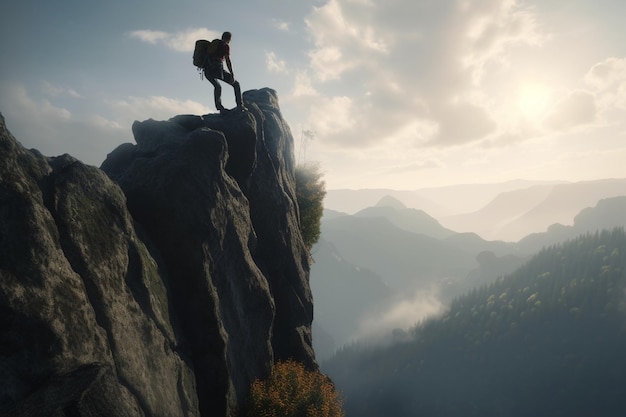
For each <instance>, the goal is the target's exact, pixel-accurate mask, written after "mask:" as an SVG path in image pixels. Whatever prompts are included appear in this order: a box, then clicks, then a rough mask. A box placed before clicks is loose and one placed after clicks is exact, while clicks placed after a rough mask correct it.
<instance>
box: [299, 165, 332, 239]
mask: <svg viewBox="0 0 626 417" xmlns="http://www.w3.org/2000/svg"><path fill="white" fill-rule="evenodd" d="M296 196H297V198H298V206H299V208H300V228H301V231H302V237H303V238H304V243H305V244H306V246H307V248H308V249H309V250H310V249H311V248H312V247H313V245H315V243H316V242H317V241H318V240H319V238H320V233H321V231H320V221H321V218H322V215H323V214H324V196H326V187H325V183H324V181H322V173H321V172H320V168H319V165H317V164H311V163H308V164H304V165H298V166H297V167H296Z"/></svg>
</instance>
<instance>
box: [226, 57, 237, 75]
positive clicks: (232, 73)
mask: <svg viewBox="0 0 626 417" xmlns="http://www.w3.org/2000/svg"><path fill="white" fill-rule="evenodd" d="M225 58H226V66H227V67H228V71H230V75H232V76H233V80H234V79H235V73H234V72H233V64H232V63H231V62H230V56H229V55H226V57H225Z"/></svg>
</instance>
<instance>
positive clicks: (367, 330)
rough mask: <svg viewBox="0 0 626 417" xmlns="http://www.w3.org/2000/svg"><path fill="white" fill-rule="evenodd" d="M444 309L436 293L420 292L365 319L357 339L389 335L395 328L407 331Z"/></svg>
mask: <svg viewBox="0 0 626 417" xmlns="http://www.w3.org/2000/svg"><path fill="white" fill-rule="evenodd" d="M444 309H445V305H444V304H443V303H442V302H441V301H440V300H439V299H438V297H437V292H436V291H420V292H417V293H416V294H414V295H413V297H408V298H407V299H404V300H400V301H398V302H396V303H394V304H393V305H391V306H390V307H389V308H387V309H386V310H383V311H377V312H375V313H373V314H371V315H370V316H367V317H365V318H364V319H363V321H362V322H361V323H360V325H359V329H358V333H357V335H356V336H355V338H366V337H371V336H380V335H383V334H388V333H389V331H390V330H391V329H394V328H400V329H407V328H409V327H411V326H414V325H416V324H417V323H419V322H420V321H422V320H424V319H426V318H427V317H432V316H434V315H437V314H441V313H442V312H443V311H444Z"/></svg>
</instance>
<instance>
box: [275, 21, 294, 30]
mask: <svg viewBox="0 0 626 417" xmlns="http://www.w3.org/2000/svg"><path fill="white" fill-rule="evenodd" d="M272 25H273V26H274V27H275V28H276V29H278V30H280V31H282V32H289V26H291V25H290V24H289V23H288V22H285V21H284V20H279V19H273V20H272Z"/></svg>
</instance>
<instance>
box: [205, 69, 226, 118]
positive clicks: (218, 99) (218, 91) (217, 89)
mask: <svg viewBox="0 0 626 417" xmlns="http://www.w3.org/2000/svg"><path fill="white" fill-rule="evenodd" d="M204 76H205V78H206V79H207V80H208V81H209V82H210V83H211V84H213V99H214V100H215V108H216V109H217V110H218V111H222V110H224V106H222V86H221V85H220V83H219V82H218V81H217V79H216V78H215V77H213V76H212V75H211V72H210V71H206V70H205V71H204Z"/></svg>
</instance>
